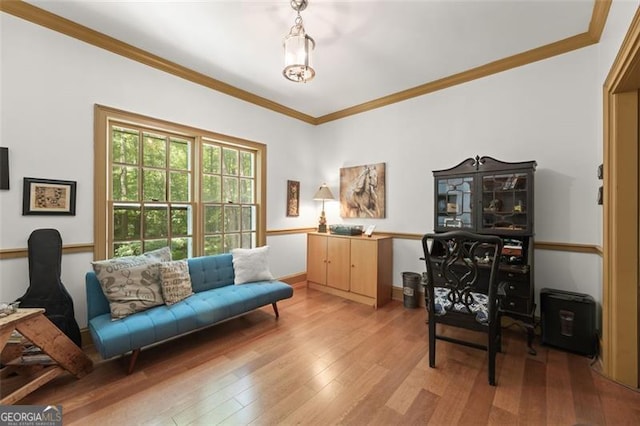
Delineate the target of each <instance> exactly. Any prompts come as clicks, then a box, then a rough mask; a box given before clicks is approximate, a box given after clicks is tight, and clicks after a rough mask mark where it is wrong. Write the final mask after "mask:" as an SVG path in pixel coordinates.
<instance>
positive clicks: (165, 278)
mask: <svg viewBox="0 0 640 426" xmlns="http://www.w3.org/2000/svg"><path fill="white" fill-rule="evenodd" d="M160 283H161V286H162V297H164V303H166V304H167V305H173V304H174V303H178V302H179V301H181V300H182V299H186V298H187V297H189V296H191V295H192V294H193V288H192V287H191V276H190V275H189V265H188V263H187V260H186V259H184V260H174V261H173V262H164V263H161V264H160Z"/></svg>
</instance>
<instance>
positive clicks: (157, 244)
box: [144, 239, 169, 252]
mask: <svg viewBox="0 0 640 426" xmlns="http://www.w3.org/2000/svg"><path fill="white" fill-rule="evenodd" d="M168 245H169V242H168V241H167V240H166V239H162V240H144V251H145V252H148V251H151V250H157V249H160V248H162V247H167V246H168Z"/></svg>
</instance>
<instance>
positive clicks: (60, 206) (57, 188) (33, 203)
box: [22, 177, 76, 216]
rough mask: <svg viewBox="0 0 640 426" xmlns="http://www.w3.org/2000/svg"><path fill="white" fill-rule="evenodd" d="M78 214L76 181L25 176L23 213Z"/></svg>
mask: <svg viewBox="0 0 640 426" xmlns="http://www.w3.org/2000/svg"><path fill="white" fill-rule="evenodd" d="M75 214H76V182H75V181H71V180H52V179H37V178H29V177H26V178H24V184H23V193H22V215H23V216H26V215H69V216H75Z"/></svg>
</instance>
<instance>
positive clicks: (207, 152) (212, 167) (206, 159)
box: [202, 144, 221, 174]
mask: <svg viewBox="0 0 640 426" xmlns="http://www.w3.org/2000/svg"><path fill="white" fill-rule="evenodd" d="M220 151H221V149H220V147H219V146H215V145H207V144H205V145H203V147H202V172H203V173H217V174H220V172H221V168H220Z"/></svg>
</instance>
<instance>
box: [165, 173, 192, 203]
mask: <svg viewBox="0 0 640 426" xmlns="http://www.w3.org/2000/svg"><path fill="white" fill-rule="evenodd" d="M169 179H170V183H169V196H170V200H171V201H189V173H182V172H171V173H170V174H169Z"/></svg>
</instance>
